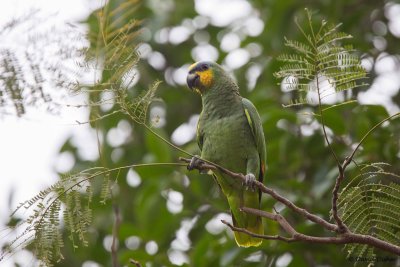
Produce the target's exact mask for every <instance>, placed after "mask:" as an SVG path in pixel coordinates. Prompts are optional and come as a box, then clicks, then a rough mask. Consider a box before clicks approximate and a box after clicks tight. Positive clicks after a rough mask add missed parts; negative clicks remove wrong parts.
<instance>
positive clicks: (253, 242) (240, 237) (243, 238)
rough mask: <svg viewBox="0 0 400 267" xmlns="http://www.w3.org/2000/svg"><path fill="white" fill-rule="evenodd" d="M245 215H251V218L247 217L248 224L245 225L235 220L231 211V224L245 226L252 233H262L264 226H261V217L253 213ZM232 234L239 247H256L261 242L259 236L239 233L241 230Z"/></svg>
mask: <svg viewBox="0 0 400 267" xmlns="http://www.w3.org/2000/svg"><path fill="white" fill-rule="evenodd" d="M247 216H248V217H253V218H248V219H249V220H248V224H247V225H246V226H241V225H239V224H238V223H237V221H236V220H235V217H234V216H233V213H232V221H233V225H234V226H236V227H240V228H245V229H247V230H248V231H250V232H252V233H254V234H258V235H263V234H264V226H263V223H262V220H261V217H258V216H254V215H247ZM234 235H235V241H236V243H237V244H238V246H239V247H258V246H259V245H261V243H262V239H261V238H257V237H253V236H250V235H248V234H246V233H241V232H237V231H235V232H234Z"/></svg>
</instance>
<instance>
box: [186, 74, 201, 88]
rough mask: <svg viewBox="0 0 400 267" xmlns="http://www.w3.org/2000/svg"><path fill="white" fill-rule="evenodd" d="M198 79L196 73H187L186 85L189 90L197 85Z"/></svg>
mask: <svg viewBox="0 0 400 267" xmlns="http://www.w3.org/2000/svg"><path fill="white" fill-rule="evenodd" d="M199 80H200V77H199V75H198V74H196V73H189V74H188V76H187V78H186V82H187V85H188V86H189V88H190V89H191V90H193V89H194V88H195V87H198V85H199Z"/></svg>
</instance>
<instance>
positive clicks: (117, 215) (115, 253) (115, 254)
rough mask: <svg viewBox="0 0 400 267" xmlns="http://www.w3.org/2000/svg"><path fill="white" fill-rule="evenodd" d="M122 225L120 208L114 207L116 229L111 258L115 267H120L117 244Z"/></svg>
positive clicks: (114, 230)
mask: <svg viewBox="0 0 400 267" xmlns="http://www.w3.org/2000/svg"><path fill="white" fill-rule="evenodd" d="M120 224H121V215H120V212H119V207H118V206H117V205H114V229H113V237H112V244H111V257H112V263H113V267H119V263H118V248H117V246H118V245H117V242H118V232H119V226H120Z"/></svg>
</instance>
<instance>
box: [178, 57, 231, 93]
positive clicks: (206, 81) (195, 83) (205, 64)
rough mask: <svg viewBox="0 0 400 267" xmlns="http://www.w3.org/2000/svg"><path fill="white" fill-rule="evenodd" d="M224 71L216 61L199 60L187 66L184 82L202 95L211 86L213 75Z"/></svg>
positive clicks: (213, 81) (220, 74)
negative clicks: (187, 71) (187, 70)
mask: <svg viewBox="0 0 400 267" xmlns="http://www.w3.org/2000/svg"><path fill="white" fill-rule="evenodd" d="M224 73H225V71H224V70H223V69H222V67H221V66H220V65H218V64H217V63H214V62H211V61H200V62H196V63H194V64H193V65H191V66H190V67H189V73H188V76H187V78H186V82H187V84H188V86H189V88H190V89H191V90H193V91H196V92H197V93H199V94H200V95H202V94H203V93H205V92H206V91H208V90H209V89H211V88H212V87H213V85H214V83H215V80H216V79H215V77H221V76H223V75H224Z"/></svg>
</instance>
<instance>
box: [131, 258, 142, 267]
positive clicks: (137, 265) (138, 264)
mask: <svg viewBox="0 0 400 267" xmlns="http://www.w3.org/2000/svg"><path fill="white" fill-rule="evenodd" d="M129 263H132V264H133V265H135V266H136V267H142V265H141V264H140V262H138V261H136V260H134V259H129Z"/></svg>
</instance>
